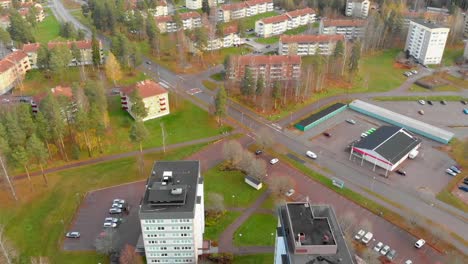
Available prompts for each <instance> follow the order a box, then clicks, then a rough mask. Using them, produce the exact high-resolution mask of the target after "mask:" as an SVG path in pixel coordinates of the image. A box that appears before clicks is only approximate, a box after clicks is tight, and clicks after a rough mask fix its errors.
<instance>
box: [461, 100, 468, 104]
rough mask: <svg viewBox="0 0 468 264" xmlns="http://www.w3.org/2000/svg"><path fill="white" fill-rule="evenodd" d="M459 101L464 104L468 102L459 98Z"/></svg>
mask: <svg viewBox="0 0 468 264" xmlns="http://www.w3.org/2000/svg"><path fill="white" fill-rule="evenodd" d="M460 103H462V104H464V105H467V104H468V102H467V101H465V100H461V101H460Z"/></svg>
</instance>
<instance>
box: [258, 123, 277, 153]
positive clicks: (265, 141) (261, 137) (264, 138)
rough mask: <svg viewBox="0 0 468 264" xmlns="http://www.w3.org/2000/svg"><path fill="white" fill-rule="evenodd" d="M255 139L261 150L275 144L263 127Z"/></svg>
mask: <svg viewBox="0 0 468 264" xmlns="http://www.w3.org/2000/svg"><path fill="white" fill-rule="evenodd" d="M255 139H256V141H257V144H258V145H259V146H260V147H261V148H262V149H265V148H269V147H271V146H273V144H274V143H275V139H274V137H273V135H272V133H271V132H270V130H269V129H268V128H266V127H263V128H261V129H260V130H258V132H257V135H256V137H255Z"/></svg>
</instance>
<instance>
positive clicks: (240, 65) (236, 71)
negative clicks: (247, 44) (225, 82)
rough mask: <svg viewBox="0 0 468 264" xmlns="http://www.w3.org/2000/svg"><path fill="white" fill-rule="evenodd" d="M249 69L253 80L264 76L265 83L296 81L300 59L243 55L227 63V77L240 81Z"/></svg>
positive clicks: (296, 57)
mask: <svg viewBox="0 0 468 264" xmlns="http://www.w3.org/2000/svg"><path fill="white" fill-rule="evenodd" d="M246 69H249V70H250V72H251V73H252V75H253V77H254V79H257V77H258V76H259V75H262V76H264V78H265V81H266V82H267V83H272V82H274V81H292V80H298V79H299V78H300V76H301V57H300V56H298V55H260V56H255V55H244V56H235V57H233V58H232V59H231V60H230V62H229V67H228V71H227V76H229V79H231V80H236V81H240V80H242V78H243V77H244V76H245V72H246Z"/></svg>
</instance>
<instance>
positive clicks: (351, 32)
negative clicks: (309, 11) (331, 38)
mask: <svg viewBox="0 0 468 264" xmlns="http://www.w3.org/2000/svg"><path fill="white" fill-rule="evenodd" d="M365 27H366V20H364V19H322V20H321V21H320V29H319V34H324V35H336V34H338V35H343V36H345V38H346V39H353V38H359V37H363V36H364V33H365Z"/></svg>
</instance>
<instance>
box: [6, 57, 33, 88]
mask: <svg viewBox="0 0 468 264" xmlns="http://www.w3.org/2000/svg"><path fill="white" fill-rule="evenodd" d="M30 69H31V65H30V64H29V60H28V55H27V54H26V53H25V52H23V51H22V50H17V51H14V52H13V53H10V54H8V55H7V56H6V57H5V58H3V59H2V60H0V95H2V94H4V93H6V92H8V91H10V90H11V89H13V87H15V86H16V85H18V84H19V83H20V82H21V81H22V80H23V79H24V75H25V74H26V72H27V71H29V70H30Z"/></svg>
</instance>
